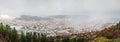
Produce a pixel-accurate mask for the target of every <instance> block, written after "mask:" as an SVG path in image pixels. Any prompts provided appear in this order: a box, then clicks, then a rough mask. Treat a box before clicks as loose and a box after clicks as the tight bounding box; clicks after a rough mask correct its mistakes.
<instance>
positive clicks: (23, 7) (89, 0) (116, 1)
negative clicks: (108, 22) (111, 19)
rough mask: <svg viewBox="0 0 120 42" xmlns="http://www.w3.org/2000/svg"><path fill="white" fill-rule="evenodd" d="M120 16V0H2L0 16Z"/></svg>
mask: <svg viewBox="0 0 120 42" xmlns="http://www.w3.org/2000/svg"><path fill="white" fill-rule="evenodd" d="M1 14H2V15H3V14H7V15H11V16H19V15H22V14H24V15H34V16H50V15H73V14H75V15H83V14H84V15H91V16H100V17H101V16H107V15H109V16H112V15H115V16H118V15H120V0H0V15H1Z"/></svg>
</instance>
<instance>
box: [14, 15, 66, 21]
mask: <svg viewBox="0 0 120 42" xmlns="http://www.w3.org/2000/svg"><path fill="white" fill-rule="evenodd" d="M63 18H67V16H66V15H55V16H47V17H40V16H30V15H21V16H20V17H19V18H16V19H18V20H52V19H63Z"/></svg>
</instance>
